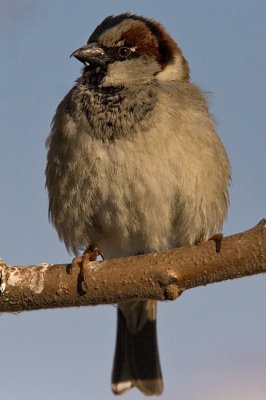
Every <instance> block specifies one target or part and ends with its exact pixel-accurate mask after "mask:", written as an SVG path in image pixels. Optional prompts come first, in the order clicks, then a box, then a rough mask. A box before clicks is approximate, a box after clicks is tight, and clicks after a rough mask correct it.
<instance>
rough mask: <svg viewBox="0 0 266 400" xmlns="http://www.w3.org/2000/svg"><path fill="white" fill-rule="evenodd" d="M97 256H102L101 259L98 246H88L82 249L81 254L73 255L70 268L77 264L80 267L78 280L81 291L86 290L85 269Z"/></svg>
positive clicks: (86, 269)
mask: <svg viewBox="0 0 266 400" xmlns="http://www.w3.org/2000/svg"><path fill="white" fill-rule="evenodd" d="M98 256H100V257H102V259H103V255H102V253H101V251H100V250H99V249H98V247H92V246H89V247H88V248H87V249H86V250H85V251H84V253H83V254H82V256H79V257H75V258H73V260H72V264H71V267H70V269H71V270H72V269H73V268H74V267H75V266H78V267H79V268H80V274H79V282H80V285H81V287H82V290H83V292H87V291H88V283H87V282H88V280H87V271H88V269H89V265H90V263H91V262H92V261H96V260H97V257H98Z"/></svg>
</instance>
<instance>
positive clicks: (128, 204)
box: [46, 14, 230, 394]
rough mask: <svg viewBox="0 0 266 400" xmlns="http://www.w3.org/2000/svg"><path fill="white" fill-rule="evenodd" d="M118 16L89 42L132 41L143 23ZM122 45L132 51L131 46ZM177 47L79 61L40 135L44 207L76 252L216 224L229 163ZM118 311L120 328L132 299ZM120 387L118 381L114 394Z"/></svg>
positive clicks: (196, 236) (146, 243)
mask: <svg viewBox="0 0 266 400" xmlns="http://www.w3.org/2000/svg"><path fill="white" fill-rule="evenodd" d="M133 17H134V18H133ZM116 18H118V17H116ZM139 18H142V17H139ZM117 21H118V23H115V22H114V21H113V24H112V20H110V21H107V22H108V23H107V25H106V24H105V25H106V26H107V28H104V27H105V25H104V24H103V26H102V28H101V25H100V27H98V28H96V30H95V32H94V34H93V35H92V38H93V41H97V43H98V44H100V45H101V46H105V47H106V48H107V47H108V46H113V47H114V48H115V46H119V43H120V42H119V40H120V41H121V35H122V34H123V35H125V32H127V30H128V29H130V30H131V31H130V32H131V33H130V35H128V37H136V38H137V37H138V35H134V34H133V33H132V30H133V31H134V29H135V30H136V32H138V29H139V24H142V25H143V26H144V27H145V29H147V30H149V27H148V24H146V25H145V19H138V17H136V16H131V15H129V14H125V15H123V16H122V17H120V18H118V19H117ZM149 21H150V20H149ZM150 23H152V22H150ZM159 27H160V29H163V28H162V27H161V26H159ZM143 30H144V28H143ZM149 32H150V35H153V34H154V33H153V32H152V31H151V30H149ZM163 34H164V33H161V34H160V35H161V37H162V35H163ZM140 36H141V35H140ZM158 37H159V36H158ZM158 37H157V38H155V39H154V41H155V40H157V41H158ZM136 40H141V37H140V38H139V39H136ZM147 40H148V39H147ZM171 40H172V39H171ZM123 44H124V42H123ZM120 45H121V44H120ZM131 45H132V48H133V46H135V48H136V49H138V42H136V43H132V44H131ZM171 45H172V44H171ZM164 46H166V45H165V44H164ZM105 47H104V48H105ZM142 47H143V46H142ZM142 47H141V46H140V48H142ZM158 48H159V47H158ZM176 48H177V50H176V51H174V52H173V57H172V58H171V57H170V58H171V62H169V65H164V64H162V63H161V64H160V62H159V61H158V56H157V55H155V56H153V53H152V54H146V53H142V52H141V51H140V53H139V54H138V53H137V56H136V54H134V57H133V56H132V58H130V59H125V60H120V61H119V60H115V61H113V62H108V63H107V64H106V65H105V66H104V67H102V68H100V69H96V68H91V67H90V66H89V67H85V68H84V72H83V75H82V77H81V78H80V79H79V80H78V81H77V83H76V85H75V86H74V88H73V89H71V90H70V92H69V93H68V94H67V95H66V97H65V98H64V99H63V101H62V102H61V103H60V104H59V106H58V109H57V111H56V114H55V117H54V119H53V124H52V130H51V134H50V136H49V138H48V141H47V145H48V162H47V169H46V185H47V188H48V192H49V212H50V216H51V220H52V222H53V224H54V225H55V227H56V229H57V232H58V234H59V237H60V238H61V239H62V240H64V242H65V244H66V246H67V248H68V249H70V250H72V251H74V252H75V253H77V252H78V251H79V250H85V249H86V248H87V247H88V246H89V245H95V246H98V247H99V248H100V249H101V251H102V252H103V254H104V256H105V257H106V258H112V257H119V256H129V255H134V254H138V253H146V252H153V251H162V250H166V249H169V248H171V247H177V246H183V245H190V244H194V243H195V242H197V241H199V240H202V239H208V238H209V237H210V236H212V235H213V234H214V233H217V232H219V231H220V230H221V227H222V224H223V221H224V218H225V217H226V215H227V207H228V191H227V190H228V183H229V180H230V166H229V161H228V158H227V155H226V152H225V150H224V147H223V145H222V143H221V141H220V139H219V137H218V135H217V133H216V132H215V126H214V122H213V119H212V117H211V115H210V114H209V112H208V105H207V102H206V96H205V95H204V93H203V92H202V91H201V90H200V89H199V88H198V87H197V86H196V85H193V84H192V83H191V82H190V80H189V76H188V67H187V62H186V60H185V59H184V57H183V55H182V52H181V51H180V50H179V49H178V47H176ZM168 50H169V54H171V53H170V50H171V51H173V49H172V48H171V49H170V48H169V49H168ZM107 51H108V50H106V52H107ZM109 51H110V50H109ZM113 51H116V50H113ZM134 51H135V50H134ZM166 51H167V49H166V50H165V52H166ZM110 54H111V53H110ZM154 54H155V53H154ZM97 74H98V78H97V79H96V78H95V76H97ZM134 304H137V303H134ZM144 304H146V303H145V302H144ZM149 304H150V303H149ZM151 304H152V305H151V307H150V310H154V307H155V303H154V302H152V303H151ZM126 307H127V306H121V307H120V309H121V310H122V313H123V315H124V316H125V318H126V321H128V327H129V325H130V321H132V318H133V317H132V315H131V314H132V310H130V309H131V308H132V305H131V304H130V305H128V309H129V311H128V315H131V317H130V316H129V317H127V311H125V308H126ZM142 310H143V308H142ZM139 313H141V311H139ZM142 313H144V314H145V312H144V311H142ZM145 315H146V314H145ZM127 318H128V319H127ZM147 318H148V319H149V317H147ZM135 325H136V324H135ZM136 330H138V329H137V328H136ZM129 375H130V374H129ZM126 376H127V378H125V379H128V372H127V374H126ZM134 384H135V385H136V386H138V387H139V388H140V389H141V390H143V391H144V392H145V393H146V394H154V393H156V389H151V390H150V389H147V390H146V389H145V387H144V389H143V387H142V386H141V384H138V383H136V382H135V383H134V382H133V383H132V385H134ZM144 386H145V385H144ZM126 389H127V387H126ZM123 390H124V387H123V385H122V389H121V387H120V386H119V385H118V384H117V387H116V389H115V391H116V392H120V391H123ZM149 390H150V392H149ZM161 390H162V388H161V389H160V390H159V389H158V390H157V394H158V393H159V392H160V391H161Z"/></svg>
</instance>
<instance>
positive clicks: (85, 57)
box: [70, 43, 107, 67]
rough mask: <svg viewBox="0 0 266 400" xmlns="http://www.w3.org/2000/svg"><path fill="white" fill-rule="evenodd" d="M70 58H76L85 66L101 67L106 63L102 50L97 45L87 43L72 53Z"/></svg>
mask: <svg viewBox="0 0 266 400" xmlns="http://www.w3.org/2000/svg"><path fill="white" fill-rule="evenodd" d="M70 57H76V59H77V60H79V61H80V62H82V63H83V64H85V65H86V66H90V67H95V66H97V67H98V66H103V65H105V63H106V61H107V57H106V54H105V52H104V50H103V49H102V48H101V47H99V46H98V45H97V43H89V44H86V45H85V46H83V47H80V48H79V49H77V50H75V51H73V53H72V54H71V56H70Z"/></svg>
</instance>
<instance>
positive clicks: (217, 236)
mask: <svg viewBox="0 0 266 400" xmlns="http://www.w3.org/2000/svg"><path fill="white" fill-rule="evenodd" d="M223 237H224V235H223V234H222V233H215V234H214V235H212V236H211V237H210V238H209V239H208V240H214V242H215V246H216V253H220V250H221V246H222V240H223Z"/></svg>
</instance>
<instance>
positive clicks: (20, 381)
mask: <svg viewBox="0 0 266 400" xmlns="http://www.w3.org/2000/svg"><path fill="white" fill-rule="evenodd" d="M124 11H131V12H135V13H137V14H142V15H145V16H148V17H151V18H154V19H157V20H159V21H160V22H161V23H163V24H164V25H165V26H166V27H167V29H168V31H169V32H170V33H171V35H172V36H173V37H174V38H175V40H176V41H177V42H178V44H179V45H180V47H181V48H182V49H183V52H184V54H185V56H186V58H187V59H188V61H189V63H190V68H191V76H192V80H193V81H194V82H196V83H198V84H200V86H201V87H202V88H203V89H204V90H206V91H210V92H212V96H211V112H212V113H213V114H214V115H215V117H216V120H217V124H218V131H219V133H220V136H221V138H222V140H223V142H224V144H225V147H226V148H227V151H228V154H229V157H230V160H231V164H232V170H233V183H232V186H231V190H230V197H231V206H230V212H229V218H228V221H227V222H226V223H225V226H224V233H225V234H231V233H234V232H239V231H242V230H245V229H247V228H249V227H251V226H254V225H255V224H256V223H257V222H258V221H259V220H260V219H261V218H263V217H266V214H265V204H266V185H265V176H266V156H265V153H266V112H265V92H266V52H265V37H266V26H265V15H266V3H265V2H264V1H262V0H261V1H259V0H253V1H252V2H251V1H245V0H243V1H241V2H239V1H235V0H230V1H229V0H225V1H223V2H221V1H218V0H212V1H211V0H209V1H207V0H202V1H192V0H179V1H178V2H177V1H170V0H166V1H151V0H146V1H145V2H134V5H133V4H132V2H129V1H128V0H124V1H122V0H119V1H115V2H114V1H94V0H93V1H88V0H87V1H85V0H77V1H75V0H64V1H63V0H57V1H51V0H35V1H34V0H12V1H8V0H1V1H0V54H1V59H0V126H1V129H0V137H1V146H0V185H1V186H0V188H1V189H0V221H1V232H0V256H1V257H2V258H3V259H4V260H5V261H6V262H7V263H9V264H13V265H23V264H34V263H39V262H51V263H61V262H69V260H71V257H72V256H70V255H69V254H68V253H67V252H66V250H65V249H64V245H63V244H62V243H61V242H59V240H58V238H57V235H56V232H55V230H54V228H53V227H52V226H51V225H50V224H49V222H48V218H47V195H46V192H45V188H44V169H45V163H46V150H45V147H44V142H45V138H46V136H47V135H48V133H49V127H50V122H51V119H52V116H53V113H54V111H55V108H56V106H57V104H58V103H59V101H60V100H61V99H62V97H63V96H64V95H65V94H66V92H67V91H68V90H69V89H70V88H71V87H72V85H73V83H74V81H75V79H76V78H77V77H78V76H79V74H80V68H81V66H80V64H79V63H78V62H77V61H76V60H74V59H69V55H70V54H71V53H72V51H73V50H74V49H76V48H77V47H80V46H81V45H83V44H85V42H86V41H87V38H88V37H89V35H90V33H91V32H92V30H93V29H94V28H95V26H96V25H97V24H98V23H99V22H100V21H101V20H102V19H103V18H104V17H105V16H107V15H110V14H117V13H120V12H124ZM265 293H266V277H265V276H257V277H250V278H245V279H242V280H237V281H232V282H224V283H221V284H215V285H210V286H209V287H202V288H198V289H193V290H191V291H189V292H186V293H185V294H184V295H183V296H182V297H181V298H180V299H179V300H178V301H175V302H173V303H164V304H160V305H159V329H158V331H159V343H160V353H161V360H162V367H163V372H164V377H165V392H164V395H163V396H162V398H163V399H168V400H172V399H176V398H183V399H188V400H192V399H197V400H203V399H204V400H206V399H214V398H215V399H216V400H222V399H227V400H238V399H241V400H250V399H251V398H252V399H256V400H264V399H265V393H266V380H265V376H266V361H265V360H266V340H265V336H266V335H265V333H266V302H265ZM115 311H116V310H115V307H113V306H98V307H94V308H81V309H71V310H53V311H38V312H30V313H21V314H19V315H1V321H0V337H1V338H2V345H1V357H0V376H1V395H2V397H3V398H8V399H11V400H13V399H18V398H20V399H21V400H24V399H27V400H31V399H36V398H38V400H43V399H54V398H57V399H59V400H60V399H64V400H70V399H74V398H78V399H79V400H83V399H84V400H85V399H89V398H93V399H95V400H98V399H99V400H100V399H101V400H102V399H106V400H107V399H112V398H113V395H112V394H111V391H110V384H109V382H110V371H111V365H112V357H113V351H114V341H115V325H116V322H115ZM125 398H127V399H129V400H131V399H140V398H142V396H141V395H140V394H139V393H138V392H136V391H133V392H131V393H129V394H127V395H125Z"/></svg>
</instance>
